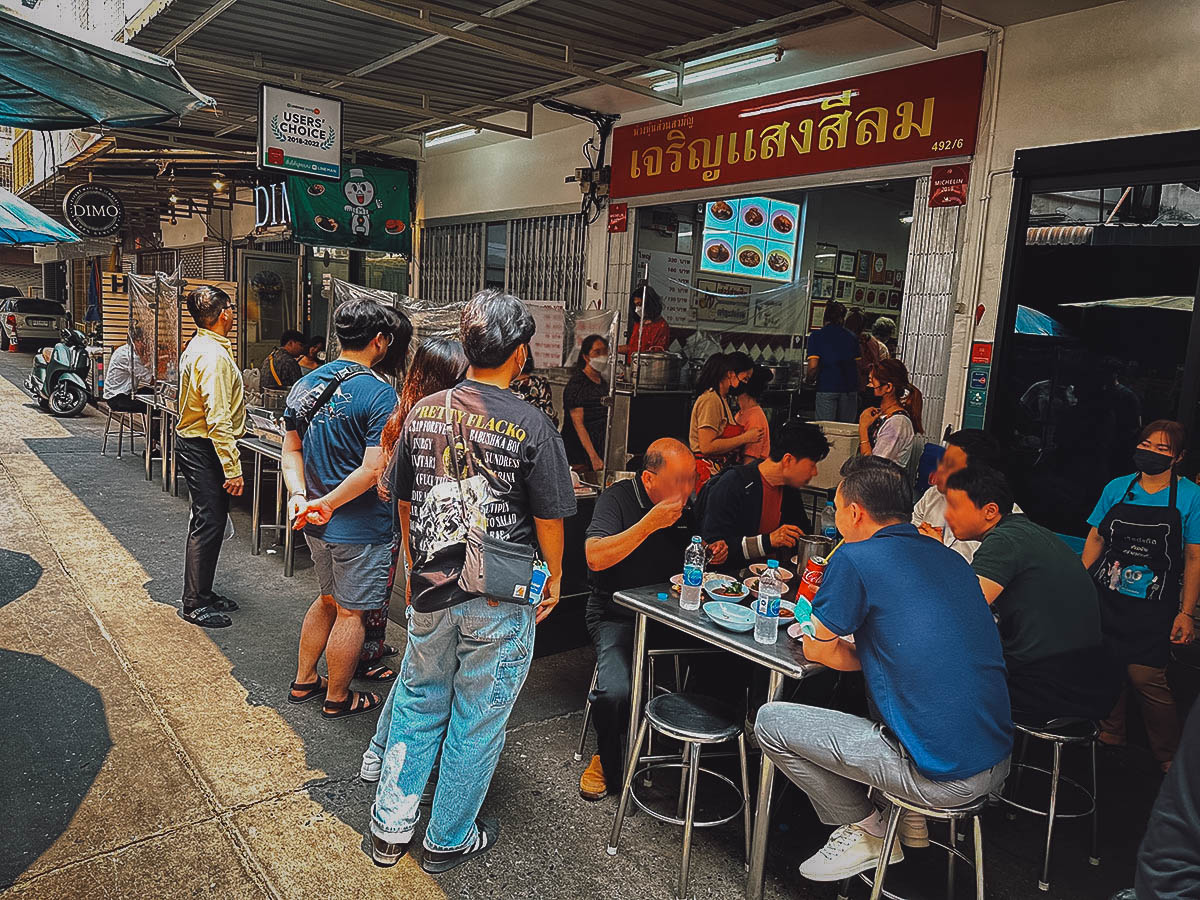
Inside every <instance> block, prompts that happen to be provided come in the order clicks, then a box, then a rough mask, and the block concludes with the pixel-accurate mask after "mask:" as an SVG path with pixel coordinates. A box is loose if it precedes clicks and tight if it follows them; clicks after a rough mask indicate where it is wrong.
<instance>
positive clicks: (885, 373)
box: [858, 359, 924, 468]
mask: <svg viewBox="0 0 1200 900" xmlns="http://www.w3.org/2000/svg"><path fill="white" fill-rule="evenodd" d="M867 387H868V388H870V390H871V392H872V393H873V394H874V395H875V397H876V399H877V400H878V401H879V405H878V406H872V407H868V408H867V409H865V410H863V413H862V415H861V416H859V417H858V440H859V444H858V451H859V453H861V454H862V455H863V456H867V455H871V456H882V457H884V458H885V459H890V460H891V461H892V462H894V463H896V465H898V466H900V467H901V468H904V467H905V466H907V465H908V459H909V457H910V456H911V455H912V448H913V440H914V438H915V437H916V435H918V434H920V433H921V432H922V431H923V430H924V429H923V427H922V425H921V405H922V399H923V398H922V396H921V392H920V391H919V390H917V388H916V386H915V385H913V384H912V383H910V382H909V380H908V369H907V368H906V367H905V365H904V363H902V362H900V360H898V359H885V360H883V361H881V362H878V363H876V364H875V367H874V368H873V369H871V374H870V375H869V376H868V377H867Z"/></svg>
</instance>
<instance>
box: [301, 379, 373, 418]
mask: <svg viewBox="0 0 1200 900" xmlns="http://www.w3.org/2000/svg"><path fill="white" fill-rule="evenodd" d="M370 374H371V370H370V369H367V368H365V367H363V366H355V367H354V368H347V369H342V371H340V372H338V373H337V374H336V375H334V376H333V378H332V379H330V381H329V384H327V385H325V389H324V390H323V391H321V394H320V396H318V397H317V401H316V402H315V403H314V404H313V405H312V408H311V409H309V411H308V412H306V413H302V414H301V416H300V419H301V421H303V422H304V427H305V428H308V426H310V425H311V424H312V420H313V417H315V416H316V414H317V413H319V412H320V411H321V410H322V409H323V408H324V406H325V404H326V403H328V402H329V401H330V400H331V399H332V398H333V395H334V393H335V392H336V391H337V389H338V388H340V387H341V386H342V385H343V384H345V383H346V382H347V381H349V380H350V379H351V378H353V377H354V376H355V375H370Z"/></svg>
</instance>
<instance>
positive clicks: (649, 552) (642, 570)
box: [579, 438, 728, 800]
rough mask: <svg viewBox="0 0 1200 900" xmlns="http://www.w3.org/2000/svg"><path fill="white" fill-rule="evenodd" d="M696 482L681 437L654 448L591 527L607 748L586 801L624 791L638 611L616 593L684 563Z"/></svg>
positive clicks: (600, 734)
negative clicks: (620, 788) (621, 603)
mask: <svg viewBox="0 0 1200 900" xmlns="http://www.w3.org/2000/svg"><path fill="white" fill-rule="evenodd" d="M695 486H696V458H695V456H693V455H692V452H691V450H689V449H688V448H687V446H686V445H685V444H683V443H680V442H679V441H677V440H675V439H674V438H662V439H661V440H657V441H655V442H654V443H653V444H651V445H650V447H649V448H648V449H647V450H646V455H645V457H644V460H643V465H642V471H641V472H639V473H638V475H637V477H636V478H633V479H631V480H628V481H618V482H617V483H616V484H614V485H613V486H612V487H610V488H609V489H608V490H607V491H605V492H604V493H603V494H601V495H600V498H599V499H598V500H597V501H596V511H595V512H594V513H593V514H592V523H591V525H589V526H588V530H587V543H586V545H585V551H586V553H587V562H588V568H589V569H590V570H591V583H592V595H591V597H590V598H589V599H588V608H587V627H588V632H589V633H590V634H591V636H592V643H593V644H595V646H596V665H597V676H596V688H595V690H594V691H592V694H591V701H592V724H593V725H594V726H595V728H596V743H597V747H598V749H599V751H600V752H599V753H598V754H597V755H596V756H593V757H592V761H591V763H590V765H588V767H587V770H586V771H585V772H584V773H583V777H582V778H580V780H579V793H580V796H582V797H583V798H584V799H585V800H600V799H601V798H603V797H604V796H605V795H606V794H607V793H608V786H609V785H612V786H613V787H614V789H615V788H617V787H618V786H619V785H620V783H621V770H622V767H623V766H624V759H625V754H624V750H623V744H622V741H623V739H624V737H625V727H626V725H627V724H628V722H629V689H630V680H629V678H630V674H629V673H630V668H631V663H632V657H633V620H634V616H633V613H632V612H630V611H629V610H628V609H626V608H624V607H622V606H618V605H617V604H616V603H614V602H613V598H612V597H613V592H614V591H619V590H624V589H626V588H635V587H643V586H644V585H647V584H655V583H658V582H665V581H667V580H668V579H669V578H670V577H671V576H672V575H674V574H675V573H677V572H679V571H680V570H681V567H682V566H683V551H684V549H685V548H686V547H687V544H688V541H690V540H691V538H692V535H694V534H697V533H698V532H697V531H696V527H695V523H694V522H693V521H692V518H691V515H690V512H691V511H690V510H689V509H688V508H687V501H688V498H689V497H690V496H691V494H692V491H693V490H694V489H695ZM712 550H713V562H714V563H716V564H720V563H722V562H724V561H725V557H726V555H727V553H728V549H727V548H726V547H725V545H724V544H716V545H713V547H712Z"/></svg>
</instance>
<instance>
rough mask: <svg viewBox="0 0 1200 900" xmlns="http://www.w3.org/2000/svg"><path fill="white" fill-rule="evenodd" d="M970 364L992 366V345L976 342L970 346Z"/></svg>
mask: <svg viewBox="0 0 1200 900" xmlns="http://www.w3.org/2000/svg"><path fill="white" fill-rule="evenodd" d="M971 362H973V363H975V364H976V365H985V366H990V365H991V364H992V345H991V344H990V343H984V342H983V341H976V342H975V343H974V344H972V345H971Z"/></svg>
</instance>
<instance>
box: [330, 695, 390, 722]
mask: <svg viewBox="0 0 1200 900" xmlns="http://www.w3.org/2000/svg"><path fill="white" fill-rule="evenodd" d="M382 705H383V700H381V699H380V697H379V695H378V694H369V693H366V692H365V691H351V692H350V696H348V697H347V698H346V699H345V700H330V699H329V698H326V699H325V705H324V706H323V707H322V708H321V716H322V718H325V719H345V718H347V717H348V716H357V715H358V714H359V713H365V712H371V711H372V710H375V709H379V707H380V706H382ZM330 710H333V712H330Z"/></svg>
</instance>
